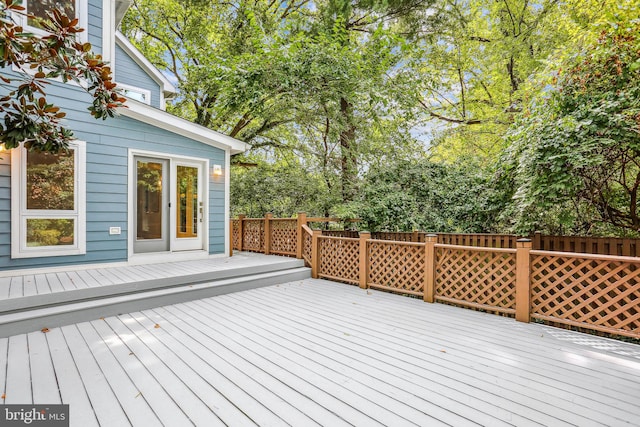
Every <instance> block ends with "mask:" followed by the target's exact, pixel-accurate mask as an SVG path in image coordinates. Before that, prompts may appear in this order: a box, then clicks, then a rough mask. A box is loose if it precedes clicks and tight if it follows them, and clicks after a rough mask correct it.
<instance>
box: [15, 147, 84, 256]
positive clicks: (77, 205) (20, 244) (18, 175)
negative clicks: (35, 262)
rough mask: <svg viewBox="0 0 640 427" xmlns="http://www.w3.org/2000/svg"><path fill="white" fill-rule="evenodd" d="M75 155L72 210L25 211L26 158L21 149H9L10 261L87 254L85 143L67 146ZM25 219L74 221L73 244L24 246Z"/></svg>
mask: <svg viewBox="0 0 640 427" xmlns="http://www.w3.org/2000/svg"><path fill="white" fill-rule="evenodd" d="M69 147H70V148H71V149H73V150H74V151H75V153H74V168H75V177H74V209H73V210H72V211H71V210H69V211H61V210H60V211H55V210H29V209H27V198H26V191H27V173H26V171H27V156H26V149H25V148H24V147H22V146H21V147H18V148H14V149H13V150H11V258H36V257H50V256H68V255H83V254H86V252H87V226H86V200H87V195H86V192H87V187H86V142H85V141H78V140H74V141H71V142H70V143H69ZM27 219H72V220H74V244H73V245H60V246H38V247H27Z"/></svg>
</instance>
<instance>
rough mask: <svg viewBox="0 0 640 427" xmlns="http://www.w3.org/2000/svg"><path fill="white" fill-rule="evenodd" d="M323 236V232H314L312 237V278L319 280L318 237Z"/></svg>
mask: <svg viewBox="0 0 640 427" xmlns="http://www.w3.org/2000/svg"><path fill="white" fill-rule="evenodd" d="M320 236H322V230H313V234H312V235H311V277H312V278H314V279H317V278H318V273H319V272H320V240H319V239H318V237H320Z"/></svg>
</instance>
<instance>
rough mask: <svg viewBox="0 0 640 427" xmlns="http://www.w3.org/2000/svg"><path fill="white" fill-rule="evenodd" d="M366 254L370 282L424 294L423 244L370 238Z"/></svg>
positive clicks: (371, 284)
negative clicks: (371, 239) (390, 241)
mask: <svg viewBox="0 0 640 427" xmlns="http://www.w3.org/2000/svg"><path fill="white" fill-rule="evenodd" d="M368 257H369V277H368V285H369V286H371V287H374V288H383V289H392V290H397V292H400V293H410V294H414V295H423V293H424V278H425V271H424V270H425V249H424V245H415V244H414V245H412V244H401V243H389V242H377V241H370V242H369V243H368Z"/></svg>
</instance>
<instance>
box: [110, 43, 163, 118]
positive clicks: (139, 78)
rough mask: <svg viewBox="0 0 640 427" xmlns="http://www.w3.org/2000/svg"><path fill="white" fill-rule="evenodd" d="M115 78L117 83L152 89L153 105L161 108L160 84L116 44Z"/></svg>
mask: <svg viewBox="0 0 640 427" xmlns="http://www.w3.org/2000/svg"><path fill="white" fill-rule="evenodd" d="M114 68H115V76H116V77H115V80H116V82H117V83H123V84H126V85H130V86H134V87H139V88H141V89H147V90H149V91H151V106H152V107H156V108H160V85H159V84H158V83H157V82H156V81H155V80H153V79H152V78H151V76H149V75H148V74H147V73H146V72H145V71H144V70H143V69H142V68H141V67H140V66H139V65H138V64H137V63H136V62H135V61H134V60H133V59H132V58H131V57H130V56H129V55H127V54H126V53H125V51H124V50H122V48H121V47H120V46H118V45H117V44H116V63H115V67H114Z"/></svg>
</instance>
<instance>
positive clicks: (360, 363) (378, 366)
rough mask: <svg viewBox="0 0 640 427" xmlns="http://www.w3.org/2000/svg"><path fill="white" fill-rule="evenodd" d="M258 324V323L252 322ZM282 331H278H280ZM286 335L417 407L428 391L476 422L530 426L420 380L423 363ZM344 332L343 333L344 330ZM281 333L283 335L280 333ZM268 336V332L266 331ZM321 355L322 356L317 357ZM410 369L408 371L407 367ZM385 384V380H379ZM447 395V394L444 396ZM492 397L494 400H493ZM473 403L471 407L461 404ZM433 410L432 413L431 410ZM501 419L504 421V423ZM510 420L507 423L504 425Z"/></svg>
mask: <svg viewBox="0 0 640 427" xmlns="http://www.w3.org/2000/svg"><path fill="white" fill-rule="evenodd" d="M215 311H216V312H222V311H221V309H220V308H219V307H216V310H215ZM260 323H263V324H264V326H267V327H268V326H271V328H269V329H271V330H279V329H281V328H278V327H277V326H276V327H275V328H273V324H272V323H271V322H269V321H266V320H265V318H264V317H263V316H261V322H260ZM252 326H255V325H252ZM276 334H278V332H276ZM282 334H284V336H282V335H281V336H282V337H283V338H285V337H286V336H287V335H289V336H290V339H296V341H297V340H299V341H300V342H304V341H305V340H307V341H308V342H309V343H310V345H309V346H308V349H305V350H306V351H305V352H306V356H305V357H308V358H311V359H314V358H315V359H316V360H321V358H326V359H327V360H329V361H332V360H333V361H336V362H339V363H342V364H343V365H345V366H350V367H352V368H353V369H355V370H357V371H358V372H357V374H355V375H356V376H361V377H365V376H367V375H370V376H372V377H374V378H375V379H377V380H378V381H379V382H384V383H386V384H389V385H390V386H392V387H394V388H395V389H394V390H395V391H394V395H396V396H398V397H401V396H404V397H402V398H403V400H405V401H407V402H412V404H414V405H416V406H415V407H420V408H428V407H429V406H430V403H429V402H428V401H420V400H419V399H420V398H419V396H426V395H427V394H428V396H429V400H430V401H431V402H433V403H434V404H435V405H437V406H438V407H442V408H446V409H447V410H449V411H451V412H457V413H458V414H459V415H461V416H463V417H467V418H468V419H473V420H475V421H476V422H480V423H482V424H486V423H490V424H492V425H511V423H510V422H507V420H511V419H513V420H517V421H518V425H527V420H526V419H525V418H522V417H519V416H515V417H514V416H513V414H511V413H507V412H506V411H504V410H502V409H501V408H499V407H495V408H491V410H490V411H489V412H490V415H489V414H485V413H484V412H485V411H487V404H486V402H483V401H481V400H479V399H476V398H475V397H474V396H471V395H465V394H463V393H460V392H457V393H456V392H455V391H454V392H450V389H449V388H448V387H447V386H444V385H443V386H440V387H438V386H437V385H436V386H434V384H433V377H432V376H429V378H428V379H429V381H420V378H419V377H417V376H416V374H415V372H416V371H419V370H420V369H421V368H420V366H416V365H409V366H405V367H401V368H400V369H394V367H393V366H390V365H389V364H388V362H387V363H385V361H381V360H377V359H374V357H373V355H372V353H370V352H367V357H366V358H362V354H361V353H358V352H357V350H356V351H353V350H350V349H349V348H348V347H344V348H343V349H341V350H337V349H336V347H333V346H331V347H333V348H331V349H329V347H330V346H329V345H327V344H329V342H327V341H322V339H320V340H318V342H315V340H313V339H312V338H311V336H310V335H311V334H313V332H312V331H309V330H307V334H303V335H302V336H300V335H297V334H291V331H289V330H287V331H286V332H284V331H283V332H282ZM340 334H343V333H340ZM278 335H280V334H278ZM263 336H264V334H263ZM316 355H318V356H319V357H316ZM403 369H406V370H403ZM379 384H381V383H379ZM382 388H384V389H389V388H390V387H387V386H385V385H382ZM442 396H446V397H442ZM493 399H500V397H499V396H493ZM493 399H492V400H493ZM463 404H464V405H469V408H467V407H466V406H461V405H463ZM430 413H431V412H430ZM501 422H502V423H503V424H501ZM504 423H506V424H504ZM459 424H460V421H459V420H457V421H455V425H459Z"/></svg>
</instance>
